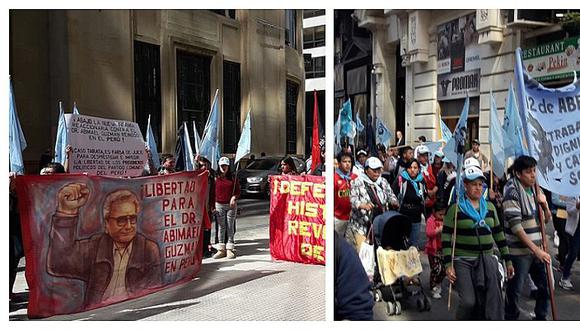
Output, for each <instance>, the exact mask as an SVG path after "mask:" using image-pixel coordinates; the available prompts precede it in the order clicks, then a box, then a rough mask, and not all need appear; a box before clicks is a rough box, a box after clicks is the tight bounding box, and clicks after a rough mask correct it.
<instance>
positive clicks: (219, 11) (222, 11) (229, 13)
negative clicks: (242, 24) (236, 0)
mask: <svg viewBox="0 0 580 330" xmlns="http://www.w3.org/2000/svg"><path fill="white" fill-rule="evenodd" d="M209 11H211V12H213V13H216V14H218V15H221V16H225V17H228V18H231V19H236V10H235V9H210V10H209Z"/></svg>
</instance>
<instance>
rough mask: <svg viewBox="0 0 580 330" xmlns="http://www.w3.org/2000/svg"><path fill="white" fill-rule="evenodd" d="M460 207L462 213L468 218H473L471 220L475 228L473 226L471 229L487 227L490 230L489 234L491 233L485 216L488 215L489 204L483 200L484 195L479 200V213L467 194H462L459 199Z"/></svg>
mask: <svg viewBox="0 0 580 330" xmlns="http://www.w3.org/2000/svg"><path fill="white" fill-rule="evenodd" d="M458 205H459V209H460V210H461V212H463V213H465V214H466V215H467V216H468V217H470V218H471V220H473V226H471V228H475V227H485V228H487V230H489V232H491V228H489V225H488V224H487V223H485V216H486V215H487V202H486V201H485V198H483V195H482V196H481V198H480V199H479V212H478V211H477V210H476V209H475V208H474V207H473V205H471V203H470V202H469V200H468V198H467V196H466V194H465V193H464V194H461V196H460V197H459V203H458Z"/></svg>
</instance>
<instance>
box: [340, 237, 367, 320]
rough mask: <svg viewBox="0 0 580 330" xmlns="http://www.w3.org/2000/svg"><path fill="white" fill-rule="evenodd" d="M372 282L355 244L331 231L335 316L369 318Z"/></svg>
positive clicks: (355, 318) (346, 318)
mask: <svg viewBox="0 0 580 330" xmlns="http://www.w3.org/2000/svg"><path fill="white" fill-rule="evenodd" d="M373 305H374V302H373V296H372V294H371V283H370V281H369V279H368V277H367V274H366V272H365V270H364V268H363V266H362V264H361V262H360V259H359V257H358V255H357V254H356V252H355V250H354V248H353V247H352V246H350V244H348V243H347V242H346V241H345V240H344V238H342V237H340V235H338V234H337V233H336V232H334V319H335V320H336V321H342V320H351V321H355V320H356V321H372V319H373Z"/></svg>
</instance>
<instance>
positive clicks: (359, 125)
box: [356, 112, 365, 133]
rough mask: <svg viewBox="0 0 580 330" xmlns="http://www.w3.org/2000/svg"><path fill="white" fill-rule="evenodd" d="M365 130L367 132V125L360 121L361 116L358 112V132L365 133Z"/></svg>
mask: <svg viewBox="0 0 580 330" xmlns="http://www.w3.org/2000/svg"><path fill="white" fill-rule="evenodd" d="M364 130H365V125H364V124H363V123H362V121H361V120H360V115H359V113H358V112H357V113H356V131H357V132H359V133H360V132H363V131H364Z"/></svg>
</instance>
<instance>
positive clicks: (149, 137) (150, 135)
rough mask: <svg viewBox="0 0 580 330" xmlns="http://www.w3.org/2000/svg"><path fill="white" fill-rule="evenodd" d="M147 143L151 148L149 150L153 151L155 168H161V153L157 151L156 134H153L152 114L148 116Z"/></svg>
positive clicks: (152, 156)
mask: <svg viewBox="0 0 580 330" xmlns="http://www.w3.org/2000/svg"><path fill="white" fill-rule="evenodd" d="M145 143H146V144H147V147H148V148H149V152H151V158H152V160H153V165H154V166H155V168H159V167H160V166H161V164H160V162H159V153H158V152H157V143H156V142H155V136H154V135H153V129H152V128H151V115H149V118H147V138H146V141H145Z"/></svg>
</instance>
